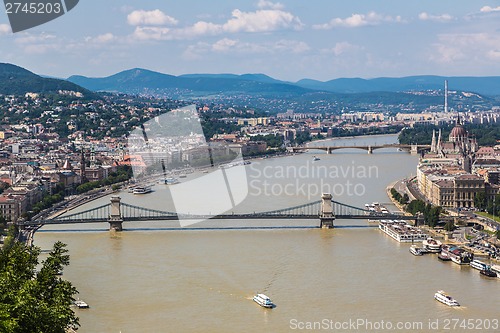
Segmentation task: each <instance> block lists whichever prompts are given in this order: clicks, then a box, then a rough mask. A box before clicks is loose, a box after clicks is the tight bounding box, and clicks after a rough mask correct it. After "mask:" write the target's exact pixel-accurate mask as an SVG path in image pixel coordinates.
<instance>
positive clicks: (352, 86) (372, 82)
mask: <svg viewBox="0 0 500 333" xmlns="http://www.w3.org/2000/svg"><path fill="white" fill-rule="evenodd" d="M445 80H448V83H449V89H450V90H457V91H467V92H474V93H478V94H480V95H489V96H500V76H491V77H444V76H432V75H422V76H408V77H401V78H375V79H362V78H340V79H334V80H330V81H326V82H322V81H317V80H311V79H303V80H300V81H298V82H295V83H293V82H286V81H280V80H277V79H274V78H272V77H270V76H267V75H265V74H242V75H237V74H185V75H180V76H173V75H168V74H162V73H158V72H153V71H150V70H146V69H141V68H134V69H130V70H126V71H123V72H120V73H117V74H115V75H111V76H108V77H104V78H89V77H84V76H71V77H70V78H68V81H70V82H73V83H76V84H78V85H81V86H82V87H85V88H87V89H89V90H93V91H114V92H123V93H141V92H145V93H147V92H151V90H172V89H177V90H183V91H184V92H190V93H192V94H194V95H209V94H231V93H235V92H241V93H248V94H264V95H269V94H277V95H278V96H280V95H287V94H289V95H297V94H306V93H309V92H312V91H323V92H331V93H341V94H352V93H371V92H391V93H393V92H405V91H423V90H443V89H444V81H445Z"/></svg>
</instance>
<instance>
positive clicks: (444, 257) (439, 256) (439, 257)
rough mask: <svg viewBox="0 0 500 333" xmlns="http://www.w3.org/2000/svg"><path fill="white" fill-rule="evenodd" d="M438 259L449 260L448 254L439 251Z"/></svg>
mask: <svg viewBox="0 0 500 333" xmlns="http://www.w3.org/2000/svg"><path fill="white" fill-rule="evenodd" d="M438 259H439V260H441V261H451V258H450V256H449V255H448V254H447V253H445V252H443V251H441V253H439V254H438Z"/></svg>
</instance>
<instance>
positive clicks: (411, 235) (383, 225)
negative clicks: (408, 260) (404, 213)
mask: <svg viewBox="0 0 500 333" xmlns="http://www.w3.org/2000/svg"><path fill="white" fill-rule="evenodd" d="M378 227H379V229H380V230H382V231H383V232H384V233H386V234H387V235H388V236H390V237H391V238H393V239H395V240H397V241H398V242H400V243H412V242H421V241H423V240H424V239H426V238H427V234H425V233H424V232H423V231H422V230H420V229H418V228H415V227H413V226H411V225H409V224H407V223H406V222H405V221H392V220H389V221H387V220H382V221H380V223H379V225H378Z"/></svg>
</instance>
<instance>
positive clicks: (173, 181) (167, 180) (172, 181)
mask: <svg viewBox="0 0 500 333" xmlns="http://www.w3.org/2000/svg"><path fill="white" fill-rule="evenodd" d="M178 182H179V181H178V180H177V178H165V179H164V181H163V183H164V184H165V185H174V184H177V183H178Z"/></svg>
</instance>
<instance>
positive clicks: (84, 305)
mask: <svg viewBox="0 0 500 333" xmlns="http://www.w3.org/2000/svg"><path fill="white" fill-rule="evenodd" d="M73 303H74V304H75V306H76V307H77V308H79V309H88V308H89V305H88V304H87V303H85V302H84V301H82V300H76V301H74V302H73Z"/></svg>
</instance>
